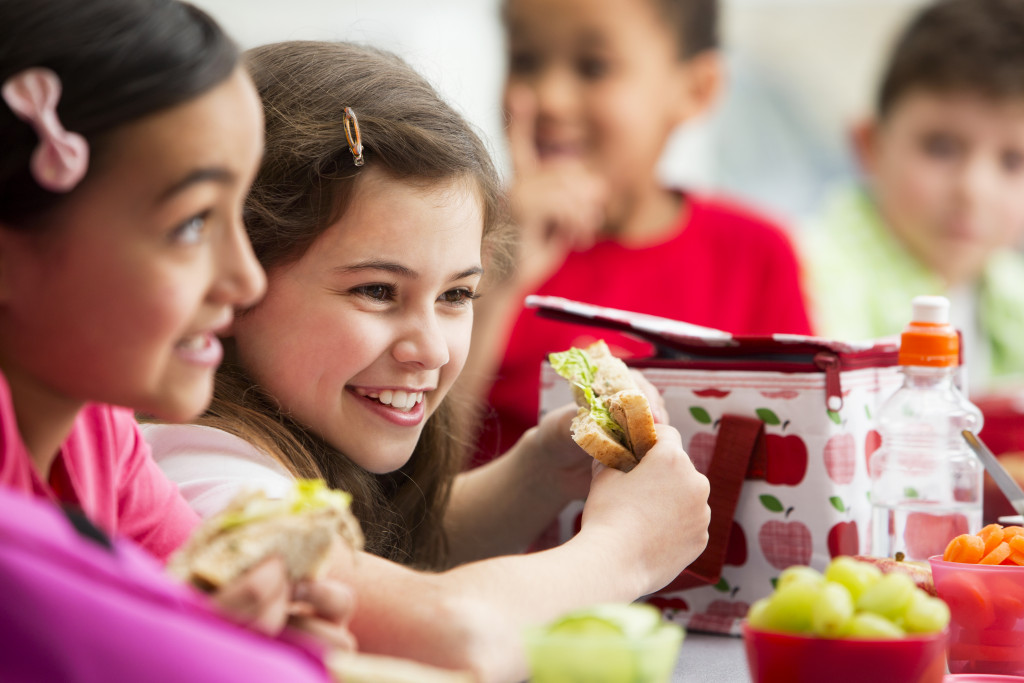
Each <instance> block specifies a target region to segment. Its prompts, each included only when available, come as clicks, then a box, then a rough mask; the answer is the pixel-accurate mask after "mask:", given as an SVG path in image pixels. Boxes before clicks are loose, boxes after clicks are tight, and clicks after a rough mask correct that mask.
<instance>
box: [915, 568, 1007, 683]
mask: <svg viewBox="0 0 1024 683" xmlns="http://www.w3.org/2000/svg"><path fill="white" fill-rule="evenodd" d="M929 563H930V564H931V567H932V579H933V580H934V582H935V591H936V593H938V595H939V597H940V598H942V599H943V600H945V601H946V604H948V605H949V611H950V622H949V650H948V653H947V657H948V663H949V671H950V673H954V674H959V673H975V674H1002V675H1014V676H1024V567H1018V566H1009V565H983V564H965V563H963V562H946V561H944V560H942V558H941V557H932V558H930V559H929Z"/></svg>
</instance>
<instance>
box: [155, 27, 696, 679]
mask: <svg viewBox="0 0 1024 683" xmlns="http://www.w3.org/2000/svg"><path fill="white" fill-rule="evenodd" d="M247 63H248V64H249V66H250V69H251V71H252V73H253V77H254V80H255V82H256V86H257V90H258V91H259V93H260V96H261V98H262V100H263V107H264V115H265V117H266V131H267V140H266V143H267V148H266V153H265V155H264V159H263V164H262V166H261V168H260V170H259V172H258V174H257V177H256V181H255V183H254V185H253V188H252V191H251V193H250V195H249V198H248V200H247V204H246V214H245V222H246V228H247V229H248V231H249V235H250V239H251V240H252V243H253V247H254V250H255V252H256V255H257V258H258V259H259V260H260V262H261V263H262V264H263V266H264V268H265V269H266V271H267V277H268V290H267V296H266V297H265V298H264V299H263V300H262V301H261V302H259V303H258V304H256V305H255V306H252V307H251V308H249V309H248V310H246V311H244V312H242V313H240V315H239V317H238V318H237V319H236V321H235V324H234V326H233V328H232V337H231V338H230V339H228V340H226V344H225V350H226V353H225V364H224V365H223V366H222V367H221V369H220V370H219V371H218V373H217V378H216V383H215V395H214V400H213V403H212V404H211V407H210V409H209V410H208V411H207V412H206V414H205V415H204V416H203V417H202V418H200V419H199V420H198V424H196V425H161V424H153V425H145V426H144V432H145V434H146V438H147V440H149V441H150V443H151V445H152V447H153V449H154V454H155V456H156V457H157V459H158V462H160V465H161V467H162V468H163V469H164V471H165V472H166V473H167V474H168V475H169V476H170V477H171V479H173V480H175V481H177V482H178V484H179V486H180V487H181V490H182V492H183V494H184V495H185V497H186V498H187V499H189V500H190V501H191V502H192V504H193V506H194V507H196V508H197V509H198V510H200V512H201V514H203V515H204V516H206V515H210V514H213V513H215V512H216V511H218V510H219V509H221V508H222V507H223V506H224V505H225V504H226V503H227V501H228V500H229V499H230V498H231V497H232V496H233V495H234V494H235V493H236V492H237V491H238V490H239V489H241V488H243V487H257V488H260V489H262V490H265V491H267V492H268V493H270V494H271V495H273V494H274V493H276V492H280V491H282V490H283V489H285V488H287V487H288V486H289V485H290V480H291V479H292V478H294V477H321V478H323V479H325V480H326V481H327V482H328V483H329V484H330V485H331V486H333V487H336V488H341V489H345V490H348V491H350V492H351V493H352V494H353V497H354V498H353V510H354V512H355V513H356V516H357V517H358V518H359V519H360V521H361V522H362V524H363V527H364V532H365V535H366V538H367V548H368V549H369V550H370V551H371V552H370V553H363V554H361V555H359V556H357V558H356V560H357V561H356V562H355V563H353V564H351V565H349V566H345V567H336V568H335V569H334V571H336V572H337V573H338V574H339V575H340V576H342V577H344V580H345V581H346V582H348V583H349V584H350V585H351V586H353V588H354V589H355V591H356V596H357V603H358V609H357V610H356V611H355V614H354V615H353V621H352V625H351V628H352V630H353V633H354V634H355V637H356V639H357V640H358V642H359V645H360V649H362V650H365V651H369V652H376V653H382V654H391V655H399V656H404V657H409V658H413V659H417V660H421V661H425V662H427V663H432V664H437V665H440V666H445V667H450V668H459V669H470V670H472V671H473V672H474V673H475V674H476V676H477V677H478V678H479V679H481V680H484V681H491V680H521V679H522V678H523V676H524V674H525V664H524V659H523V648H522V642H521V639H520V632H521V630H522V628H523V627H524V626H525V625H527V624H533V623H538V622H542V621H546V620H548V619H551V618H553V617H554V616H556V615H558V614H560V613H562V612H564V611H566V610H568V609H571V608H574V607H578V606H582V605H586V604H591V603H595V602H601V601H630V600H634V599H636V598H638V597H640V596H642V595H645V594H647V593H650V592H652V591H654V590H655V589H657V588H660V587H661V586H663V585H665V584H666V583H668V582H669V581H670V580H671V579H672V578H674V577H675V576H676V575H677V574H678V573H679V571H680V570H681V569H682V568H683V567H685V566H686V565H687V564H689V563H690V562H691V561H692V560H693V559H694V558H696V557H697V555H698V554H699V553H700V552H701V551H702V550H703V548H704V546H705V544H706V542H707V526H708V520H709V510H708V507H707V504H706V501H707V496H708V482H707V480H706V479H705V478H704V477H703V476H702V475H701V474H699V473H698V472H697V471H696V470H695V469H694V467H693V465H692V464H691V463H690V460H689V458H688V457H687V456H686V454H685V452H684V451H683V448H682V445H681V442H680V437H679V434H678V432H676V431H675V430H673V429H672V428H671V427H668V426H666V425H659V426H658V429H659V431H658V435H659V441H658V444H657V445H656V446H655V447H654V448H653V449H652V450H651V451H650V452H649V453H648V454H647V455H646V456H645V457H644V459H643V460H642V461H641V462H640V464H639V465H638V466H637V467H636V468H635V469H634V470H633V471H632V472H630V473H629V474H624V473H622V472H619V471H616V470H604V469H600V468H599V469H598V470H597V471H594V470H593V467H592V463H593V461H592V460H591V459H590V457H589V456H587V455H586V454H585V453H584V452H583V451H582V450H581V449H579V447H577V446H576V445H575V443H573V442H572V441H571V439H570V436H569V422H570V419H571V417H572V415H573V414H574V413H575V406H571V407H570V406H567V407H566V408H565V409H562V410H559V411H555V412H552V413H549V414H548V415H546V416H545V417H544V418H543V419H542V420H541V422H540V424H539V425H538V427H536V428H534V429H532V430H530V431H529V432H528V433H527V434H526V435H524V437H523V438H522V439H521V440H520V442H519V443H518V444H517V445H516V446H515V447H514V448H513V449H512V450H510V451H509V452H508V453H507V454H506V455H505V456H504V457H502V458H499V459H497V460H495V461H494V462H493V463H490V464H489V465H488V466H486V467H482V468H478V469H476V470H473V471H472V472H467V473H464V474H459V472H460V469H461V466H462V464H463V449H462V447H463V444H460V443H458V442H457V441H456V440H455V439H454V438H453V437H452V424H453V417H454V412H455V410H457V408H456V406H454V405H453V401H452V398H451V397H449V391H450V389H451V388H452V385H453V383H454V382H455V380H456V378H457V376H458V374H459V372H460V370H461V369H462V367H463V365H464V363H465V361H466V356H467V354H468V352H469V343H470V335H471V329H472V319H473V306H472V300H473V298H474V297H475V296H476V290H477V287H478V285H479V283H480V280H481V277H482V275H483V266H484V264H485V263H487V264H488V265H489V266H490V265H491V264H492V263H493V262H494V261H495V260H496V255H497V254H499V253H500V230H499V226H501V225H502V204H501V194H500V189H499V183H498V178H497V175H496V173H495V170H494V168H493V166H492V163H491V161H490V159H489V157H488V154H487V151H486V149H485V148H484V146H483V144H482V143H481V141H480V140H479V138H478V137H477V136H476V135H475V134H474V133H473V131H472V130H471V129H470V128H469V126H468V125H467V124H466V122H465V121H464V120H463V119H462V118H461V117H460V116H459V115H458V114H457V113H456V112H455V111H454V110H453V109H452V108H451V107H450V106H449V105H448V104H446V103H445V102H444V101H443V100H442V99H441V98H440V97H439V96H438V95H437V93H436V92H435V91H434V90H433V89H432V88H431V87H430V85H429V84H427V83H426V81H425V80H424V79H423V78H422V77H420V76H419V75H418V74H416V73H415V72H414V71H413V70H412V69H410V68H409V67H408V66H407V65H406V64H405V63H404V62H402V61H400V60H399V59H398V58H396V57H395V56H393V55H391V54H388V53H385V52H381V51H378V50H375V49H372V48H367V47H360V46H356V45H349V44H343V43H323V42H287V43H279V44H274V45H268V46H264V47H260V48H257V49H255V50H252V51H250V52H249V53H248V54H247ZM656 400H657V399H656ZM584 496H586V497H587V503H586V508H585V510H584V514H583V526H582V530H581V531H580V533H579V534H578V535H577V536H576V537H575V538H573V539H572V540H570V541H569V542H567V543H565V544H564V545H562V546H559V547H557V548H554V549H551V550H546V551H543V552H538V553H532V554H528V555H513V554H507V553H515V552H518V551H520V550H522V549H523V548H525V547H526V545H527V544H528V543H529V542H530V541H532V540H533V539H534V538H535V537H536V535H537V533H538V532H539V531H540V530H542V529H543V528H545V527H546V526H547V525H548V524H549V523H550V522H551V520H552V519H553V518H554V517H555V515H556V514H557V512H558V511H559V510H560V509H562V507H563V506H564V505H565V504H566V503H567V502H568V501H569V500H571V499H574V498H582V497H584ZM503 553H506V555H504V556H498V555H501V554H503ZM471 560H477V561H471ZM421 569H426V570H431V571H418V570H421Z"/></svg>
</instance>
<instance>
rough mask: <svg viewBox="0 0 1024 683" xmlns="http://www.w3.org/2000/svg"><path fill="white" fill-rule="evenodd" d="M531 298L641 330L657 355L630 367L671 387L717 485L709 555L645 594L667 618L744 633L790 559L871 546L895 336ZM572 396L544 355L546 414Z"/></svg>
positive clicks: (575, 514) (699, 463)
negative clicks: (858, 339) (879, 427)
mask: <svg viewBox="0 0 1024 683" xmlns="http://www.w3.org/2000/svg"><path fill="white" fill-rule="evenodd" d="M527 305H528V306H531V307H535V308H537V309H538V314H539V315H542V316H545V317H549V318H554V319H559V320H564V321H567V322H572V323H576V324H580V323H585V324H589V325H594V326H596V327H598V328H604V329H607V330H614V331H617V332H623V333H626V334H630V335H634V336H637V337H640V338H642V339H644V340H646V341H648V342H650V343H652V344H653V345H654V347H655V349H656V351H657V353H656V354H655V355H654V356H653V357H650V358H642V359H634V358H631V359H626V362H627V363H628V364H629V365H630V366H631V367H634V368H637V369H639V370H641V371H642V372H643V373H644V376H645V377H646V378H647V379H648V380H649V381H650V382H651V383H652V384H654V386H655V387H657V388H658V390H659V391H660V392H661V394H662V396H663V398H664V399H665V405H666V407H667V408H668V413H669V418H670V422H671V424H672V426H673V427H675V428H676V429H678V430H679V432H680V434H681V435H682V437H683V444H684V446H686V450H687V453H688V454H689V455H690V458H691V459H692V460H693V463H694V465H695V466H696V467H697V469H698V470H700V471H701V472H703V473H704V474H706V475H707V476H708V479H709V480H710V482H711V496H710V501H709V502H710V506H711V525H710V528H709V537H710V540H709V542H708V547H707V549H706V550H705V551H704V553H703V554H702V555H701V556H700V557H699V558H698V559H697V560H696V561H694V563H693V564H691V565H690V566H689V567H687V569H686V570H684V571H683V573H682V574H680V575H679V576H678V577H677V578H676V579H675V580H674V581H672V582H671V583H670V584H669V585H668V586H666V587H665V588H663V589H662V590H661V591H659V592H657V593H656V594H653V595H650V596H648V597H647V598H645V600H646V601H647V602H650V603H652V604H654V605H656V606H658V607H660V608H661V609H662V610H663V612H664V613H665V615H666V617H667V618H669V619H671V620H672V621H675V622H677V623H680V624H682V625H684V626H686V627H687V628H690V629H693V630H696V631H712V632H717V633H731V634H733V635H738V634H739V623H740V621H741V620H742V618H743V617H744V616H745V615H746V613H747V609H748V608H749V606H750V604H751V603H753V602H754V601H755V600H757V599H758V598H762V597H765V596H767V595H769V594H770V593H771V592H772V590H773V587H774V581H775V579H776V578H777V577H778V575H779V572H781V571H782V570H783V569H785V568H786V567H788V566H790V565H793V564H808V565H811V566H812V567H816V568H817V569H824V568H825V566H826V565H827V564H828V562H829V560H830V559H831V558H832V557H834V556H836V555H840V554H842V555H854V554H865V553H867V552H868V550H869V543H870V521H871V505H870V499H869V492H870V480H869V478H868V471H867V458H868V456H870V455H871V453H873V452H874V450H875V449H876V448H877V447H878V445H879V444H880V438H879V436H878V432H877V431H875V430H874V429H873V426H874V421H873V416H874V415H875V414H876V413H877V412H878V407H879V406H880V405H881V404H882V402H884V400H885V399H886V398H888V397H889V395H890V394H891V393H892V392H894V391H895V390H896V389H897V388H898V387H899V384H900V375H899V371H898V366H897V354H898V351H899V340H898V339H896V338H891V339H889V338H887V339H884V340H876V341H873V342H865V343H858V344H854V343H848V342H839V341H834V340H828V339H822V338H818V337H805V336H797V335H774V336H750V337H742V336H733V335H730V334H728V333H725V332H721V331H718V330H710V329H708V328H701V327H696V326H693V325H689V324H686V323H680V322H678V321H673V320H668V319H665V318H657V317H653V316H648V315H640V314H635V313H629V312H626V311H619V310H615V309H609V308H602V307H597V306H591V305H589V304H583V303H580V302H575V301H569V300H566V299H560V298H556V297H537V296H534V297H529V298H528V299H527ZM594 336H595V337H600V336H601V335H600V330H595V334H594ZM553 350H562V349H553ZM571 401H572V396H571V393H570V391H569V385H568V383H567V382H565V380H563V379H561V378H560V377H559V376H558V375H557V374H556V373H555V371H554V370H553V369H552V368H551V366H550V365H548V364H547V363H544V364H543V365H542V367H541V401H540V408H541V412H542V413H543V412H544V411H545V410H548V409H551V408H555V407H558V406H561V405H564V404H565V403H567V402H571ZM581 510H582V503H575V504H573V505H571V506H570V507H568V508H567V509H566V510H564V511H563V512H562V514H561V515H560V516H559V520H558V525H557V529H552V531H551V533H550V534H549V536H550V538H549V539H547V541H546V543H554V542H560V541H564V540H566V539H568V538H569V537H571V536H572V535H573V534H574V533H575V532H576V531H577V530H578V529H579V515H580V512H581ZM544 543H545V541H542V544H544Z"/></svg>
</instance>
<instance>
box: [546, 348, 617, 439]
mask: <svg viewBox="0 0 1024 683" xmlns="http://www.w3.org/2000/svg"><path fill="white" fill-rule="evenodd" d="M548 361H549V362H550V363H551V367H552V368H554V370H555V372H557V373H558V374H559V375H561V376H562V377H564V378H565V379H567V380H569V381H570V382H571V383H573V384H574V385H576V386H577V387H579V388H580V389H581V390H582V391H583V395H584V396H585V397H586V399H587V404H588V405H589V406H590V416H591V417H592V418H593V419H594V422H596V423H597V424H599V425H600V426H601V427H602V428H604V429H605V430H606V431H608V432H611V433H612V434H613V435H615V438H617V439H618V440H619V441H622V440H623V438H625V432H623V431H622V427H620V426H619V423H617V422H616V421H615V420H613V419H612V415H611V413H609V412H608V408H607V407H605V403H604V401H603V400H602V399H601V397H600V396H597V395H596V394H595V393H594V390H593V389H592V388H591V386H590V385H591V384H593V383H594V379H596V377H597V365H595V364H594V361H592V360H590V356H588V355H587V352H586V351H584V350H583V349H578V348H576V347H575V346H574V347H572V348H571V349H569V350H568V351H560V352H558V353H552V354H548Z"/></svg>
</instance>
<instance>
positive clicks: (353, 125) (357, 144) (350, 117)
mask: <svg viewBox="0 0 1024 683" xmlns="http://www.w3.org/2000/svg"><path fill="white" fill-rule="evenodd" d="M353 130H355V137H353V135H352V131H353ZM345 139H346V140H347V141H348V151H350V152H352V162H353V163H354V164H355V165H356V166H362V165H363V164H364V163H365V160H364V159H363V137H362V135H361V134H360V133H359V119H357V118H356V113H355V112H354V111H352V110H351V109H350V108H349V107H345Z"/></svg>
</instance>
